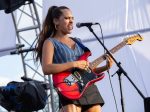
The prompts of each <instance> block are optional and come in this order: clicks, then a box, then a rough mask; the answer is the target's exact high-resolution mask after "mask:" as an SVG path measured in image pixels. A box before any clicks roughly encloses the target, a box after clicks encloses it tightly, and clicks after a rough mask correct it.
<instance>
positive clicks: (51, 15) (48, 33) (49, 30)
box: [35, 6, 69, 61]
mask: <svg viewBox="0 0 150 112" xmlns="http://www.w3.org/2000/svg"><path fill="white" fill-rule="evenodd" d="M62 9H69V8H68V7H66V6H60V7H58V6H51V7H50V8H49V10H48V13H47V16H46V18H45V20H44V22H43V26H42V31H41V32H40V35H39V38H38V41H37V44H36V52H35V54H36V61H38V60H39V59H40V61H41V58H42V47H43V43H44V41H45V40H46V39H47V38H49V37H53V36H54V35H55V34H56V29H55V25H54V23H53V20H54V19H55V18H56V19H59V17H60V16H61V15H62V11H61V10H62Z"/></svg>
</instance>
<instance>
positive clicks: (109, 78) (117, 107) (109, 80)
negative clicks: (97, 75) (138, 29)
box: [98, 23, 119, 112]
mask: <svg viewBox="0 0 150 112" xmlns="http://www.w3.org/2000/svg"><path fill="white" fill-rule="evenodd" d="M98 25H99V27H100V32H101V37H102V43H103V44H105V43H104V36H103V31H102V27H101V24H99V23H98ZM104 54H106V50H105V49H104ZM107 73H108V76H109V82H110V86H111V90H112V93H113V97H114V101H115V106H116V110H117V112H119V111H118V106H117V101H116V97H115V93H114V90H113V86H112V82H111V77H110V72H109V69H108V70H107Z"/></svg>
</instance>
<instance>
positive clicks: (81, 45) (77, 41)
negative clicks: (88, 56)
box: [71, 38, 90, 52]
mask: <svg viewBox="0 0 150 112" xmlns="http://www.w3.org/2000/svg"><path fill="white" fill-rule="evenodd" d="M71 39H72V40H74V41H75V42H76V43H77V44H78V45H79V46H80V47H81V48H82V49H83V50H84V52H90V50H89V49H88V48H87V47H85V46H84V45H83V44H82V43H81V42H80V41H79V40H78V39H77V38H71Z"/></svg>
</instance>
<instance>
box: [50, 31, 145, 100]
mask: <svg viewBox="0 0 150 112" xmlns="http://www.w3.org/2000/svg"><path fill="white" fill-rule="evenodd" d="M136 40H139V41H141V40H143V38H142V37H141V36H140V35H139V34H138V35H135V36H131V37H129V38H126V39H124V41H122V42H121V43H119V44H118V45H116V46H115V47H114V48H112V49H111V50H110V52H111V53H112V54H114V53H115V52H116V51H118V50H119V49H121V48H122V47H124V46H125V45H131V44H133V43H134V42H135V41H136ZM90 55H91V52H90V51H89V52H85V53H84V54H83V55H82V56H81V57H80V58H79V59H78V60H87V58H88V57H89V56H90ZM105 59H106V58H105V54H104V55H102V56H100V57H98V58H97V59H95V60H94V61H93V62H91V63H90V65H89V68H88V69H87V70H81V69H76V68H75V69H73V70H72V71H65V72H61V73H58V74H53V75H52V76H53V84H54V87H56V89H57V90H58V92H60V93H61V94H62V95H63V96H65V97H66V98H68V99H72V100H76V99H79V98H80V97H81V96H82V94H83V93H84V91H85V90H86V88H87V87H88V86H90V85H91V84H93V83H95V82H96V81H99V80H101V79H103V78H104V76H105V75H104V73H100V74H96V73H94V72H93V71H92V70H93V69H94V68H95V67H97V66H98V65H99V64H100V63H101V62H103V61H104V60H105Z"/></svg>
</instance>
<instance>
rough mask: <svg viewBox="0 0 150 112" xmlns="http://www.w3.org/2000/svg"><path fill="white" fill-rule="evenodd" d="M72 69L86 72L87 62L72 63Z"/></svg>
mask: <svg viewBox="0 0 150 112" xmlns="http://www.w3.org/2000/svg"><path fill="white" fill-rule="evenodd" d="M73 67H74V68H79V69H85V70H86V69H87V68H88V67H89V62H88V61H85V60H79V61H74V62H73Z"/></svg>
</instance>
